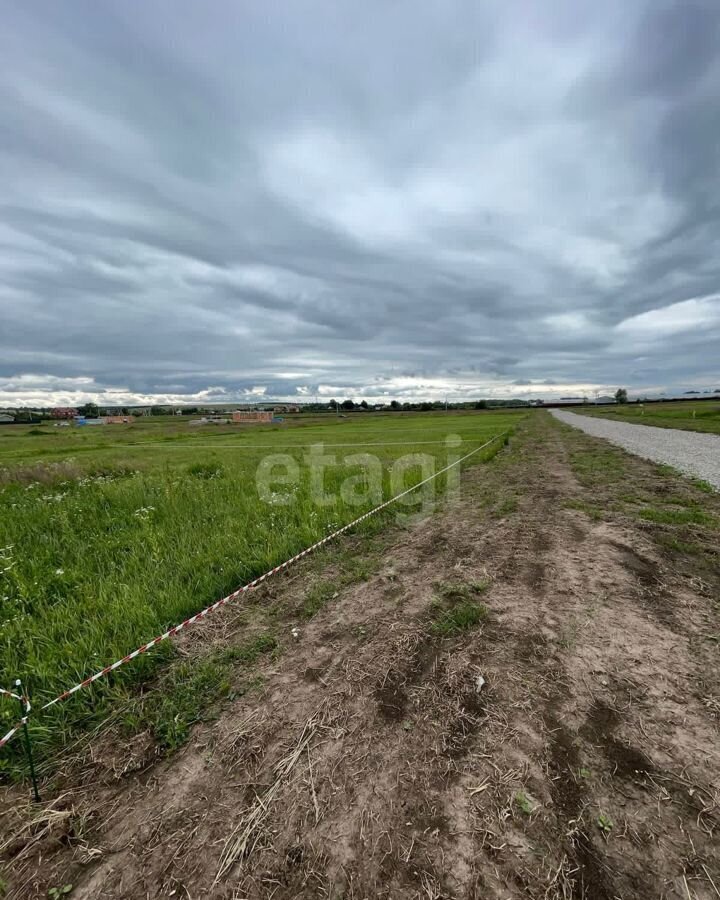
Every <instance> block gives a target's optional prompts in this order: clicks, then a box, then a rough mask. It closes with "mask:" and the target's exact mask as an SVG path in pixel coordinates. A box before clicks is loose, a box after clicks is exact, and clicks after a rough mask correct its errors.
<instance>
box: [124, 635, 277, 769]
mask: <svg viewBox="0 0 720 900" xmlns="http://www.w3.org/2000/svg"><path fill="white" fill-rule="evenodd" d="M276 647H277V641H276V640H275V638H274V637H273V636H272V635H270V634H263V635H260V636H259V637H258V638H256V639H255V640H254V641H252V642H251V643H249V644H245V645H241V646H239V647H230V648H227V649H225V650H220V651H217V652H215V653H212V654H210V655H208V656H207V657H205V658H203V659H200V660H184V661H183V662H181V663H180V664H179V665H177V666H175V667H173V668H171V670H170V671H169V672H168V675H167V676H166V677H165V678H164V679H163V680H162V683H161V684H160V685H159V686H158V688H157V689H156V690H154V691H151V692H150V693H149V694H147V695H146V696H145V697H144V698H142V699H138V700H136V701H133V702H132V703H131V705H130V708H129V709H128V710H127V711H126V712H125V714H124V717H123V724H124V726H125V728H126V729H127V730H128V731H130V732H136V731H138V730H139V729H140V728H142V727H147V728H150V730H151V731H152V733H153V735H154V737H155V740H156V741H157V744H158V746H159V747H160V748H161V749H162V750H164V751H166V752H172V751H173V750H177V748H178V747H180V746H182V744H184V743H185V741H186V740H187V739H188V737H189V735H190V730H191V728H192V726H193V725H194V724H196V723H197V722H200V721H201V720H203V719H205V718H207V716H208V709H209V708H210V707H211V706H212V704H214V703H216V702H217V701H218V700H221V699H222V698H223V697H227V696H228V695H230V693H231V690H232V679H231V675H232V669H233V664H235V663H242V664H243V665H250V664H251V663H253V662H255V661H256V660H257V659H258V657H259V656H261V655H262V654H263V653H269V652H271V651H273V650H274V649H275V648H276Z"/></svg>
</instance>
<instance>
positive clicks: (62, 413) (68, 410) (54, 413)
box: [50, 406, 78, 419]
mask: <svg viewBox="0 0 720 900" xmlns="http://www.w3.org/2000/svg"><path fill="white" fill-rule="evenodd" d="M77 414H78V411H77V410H76V409H75V408H74V407H73V406H56V407H55V409H51V410H50V418H51V419H74V418H75V416H76V415H77Z"/></svg>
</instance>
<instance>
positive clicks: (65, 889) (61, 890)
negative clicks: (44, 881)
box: [48, 884, 73, 900]
mask: <svg viewBox="0 0 720 900" xmlns="http://www.w3.org/2000/svg"><path fill="white" fill-rule="evenodd" d="M72 889H73V886H72V885H71V884H64V885H62V887H51V888H49V889H48V897H50V900H59V898H60V897H66V896H67V895H68V894H69V893H70V892H71V891H72Z"/></svg>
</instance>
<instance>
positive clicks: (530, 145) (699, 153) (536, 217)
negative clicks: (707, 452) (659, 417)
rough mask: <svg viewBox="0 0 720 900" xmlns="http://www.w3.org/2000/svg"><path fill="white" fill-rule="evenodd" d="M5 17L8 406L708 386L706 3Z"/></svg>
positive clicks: (1, 291)
mask: <svg viewBox="0 0 720 900" xmlns="http://www.w3.org/2000/svg"><path fill="white" fill-rule="evenodd" d="M0 12H2V28H1V29H0V58H2V61H3V78H2V80H1V81H0V405H3V404H7V405H19V404H22V403H36V404H40V403H42V404H50V403H78V402H82V401H83V400H85V399H88V398H94V399H97V400H100V401H104V402H106V403H107V402H118V403H122V402H133V401H140V400H145V399H157V400H158V401H163V400H171V401H173V402H177V401H182V400H187V401H197V400H199V399H204V400H217V401H224V402H228V401H234V400H248V399H259V400H261V399H263V398H265V397H277V398H280V397H283V398H297V399H303V398H306V399H314V398H315V397H316V396H319V397H320V398H321V399H323V398H324V399H328V398H330V397H338V398H340V399H342V398H344V397H353V398H355V399H357V400H359V399H362V398H363V397H364V398H366V399H368V400H390V399H400V400H405V399H411V398H417V397H432V398H444V397H445V396H446V395H447V396H449V397H450V398H451V399H469V398H474V397H482V396H485V397H489V396H508V395H510V394H514V395H521V396H537V395H544V396H548V397H549V396H553V395H557V396H561V395H567V394H577V393H581V392H583V391H588V392H594V391H595V390H601V391H602V392H605V391H606V390H607V389H609V388H612V389H613V390H614V389H615V388H616V387H618V386H619V385H624V386H626V387H627V388H629V389H630V391H631V393H632V392H633V391H635V392H638V391H645V390H648V391H662V390H678V391H681V390H686V389H696V390H705V389H709V388H714V387H718V388H720V252H719V251H720V3H718V2H717V0H707V2H694V0H679V2H676V3H672V2H671V3H665V2H663V0H651V2H640V0H619V2H614V0H610V2H607V0H606V2H603V3H598V2H596V0H592V2H580V0H542V2H539V0H533V2H530V0H519V2H515V0H499V2H487V0H485V2H482V3H481V2H477V0H469V2H467V3H464V2H450V0H408V2H402V0H378V2H373V0H370V2H368V0H363V2H356V0H353V2H343V0H327V2H306V0H292V2H288V0H276V2H256V0H247V2H242V0H213V2H211V3H206V2H200V0H193V2H186V0H144V2H142V3H141V2H137V3H135V2H126V0H113V2H102V0H87V2H86V0H63V2H57V0H52V2H43V0H32V2H27V3H25V2H20V0H13V2H6V0H0Z"/></svg>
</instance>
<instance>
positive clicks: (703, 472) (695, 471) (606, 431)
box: [550, 409, 720, 491]
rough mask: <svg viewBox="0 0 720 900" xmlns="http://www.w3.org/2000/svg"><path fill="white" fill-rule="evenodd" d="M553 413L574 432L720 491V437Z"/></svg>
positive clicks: (572, 414)
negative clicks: (668, 468)
mask: <svg viewBox="0 0 720 900" xmlns="http://www.w3.org/2000/svg"><path fill="white" fill-rule="evenodd" d="M550 412H551V413H552V414H553V415H554V416H555V418H556V419H559V420H560V421H561V422H565V424H566V425H572V426H573V428H579V429H580V430H581V431H584V432H585V433H586V434H591V435H592V436H593V437H599V438H605V439H606V440H608V441H610V443H612V444H617V446H618V447H622V448H623V449H624V450H629V451H630V453H634V454H635V455H636V456H642V457H643V458H644V459H651V460H652V461H653V462H657V463H665V464H666V465H668V466H673V467H674V468H676V469H679V470H680V471H681V472H684V473H685V474H686V475H693V476H695V478H702V479H703V480H704V481H707V482H709V483H710V484H711V485H713V487H714V488H715V489H716V490H718V491H720V435H717V434H704V433H702V432H699V431H681V430H680V429H679V428H655V427H654V426H652V425H631V424H629V423H628V422H614V421H612V420H610V419H600V418H597V417H595V416H582V415H578V414H577V413H571V412H567V411H566V410H564V409H551V410H550Z"/></svg>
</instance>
